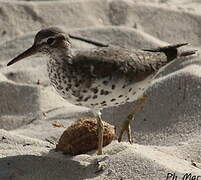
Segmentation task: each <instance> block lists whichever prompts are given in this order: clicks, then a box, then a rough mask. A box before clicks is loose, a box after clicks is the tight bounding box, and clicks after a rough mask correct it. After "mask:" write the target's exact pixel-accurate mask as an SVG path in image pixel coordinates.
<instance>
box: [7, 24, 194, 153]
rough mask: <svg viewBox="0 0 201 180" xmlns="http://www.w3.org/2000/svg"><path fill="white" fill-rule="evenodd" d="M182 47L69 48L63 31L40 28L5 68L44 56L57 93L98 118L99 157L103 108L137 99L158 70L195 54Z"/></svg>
mask: <svg viewBox="0 0 201 180" xmlns="http://www.w3.org/2000/svg"><path fill="white" fill-rule="evenodd" d="M186 44H187V43H183V44H176V45H170V46H165V47H161V48H157V49H153V50H149V49H148V50H134V49H130V50H129V49H125V48H120V47H112V46H109V47H99V48H94V49H88V50H78V49H72V47H71V42H70V39H69V36H68V35H66V34H65V33H64V32H63V31H62V30H61V29H59V28H56V27H50V28H47V29H42V30H40V31H39V32H38V33H37V34H36V36H35V39H34V43H33V45H32V46H31V47H30V48H29V49H27V50H26V51H24V52H23V53H21V54H20V55H18V56H17V57H15V58H14V59H13V60H11V61H10V62H9V63H8V64H7V65H8V66H9V65H11V64H13V63H15V62H17V61H19V60H21V59H23V58H26V57H28V56H31V55H34V54H36V53H39V52H40V53H42V54H44V55H47V56H48V57H49V60H48V62H47V69H48V75H49V78H50V81H51V84H52V85H53V86H54V87H55V89H56V90H57V91H58V93H59V94H60V95H61V96H62V97H63V98H64V99H66V100H67V101H69V102H70V103H72V104H75V105H80V106H85V107H89V108H91V110H92V111H93V113H94V115H95V116H96V117H97V121H98V122H97V124H98V136H99V137H98V139H99V141H98V154H102V145H103V123H102V120H101V110H102V109H103V108H106V107H111V106H118V105H120V104H124V103H127V102H131V101H134V100H137V99H139V98H140V97H141V96H142V95H143V93H144V91H145V90H146V89H147V88H148V87H149V85H150V83H151V82H152V79H153V78H154V75H155V73H156V72H157V71H158V70H159V69H160V68H161V67H162V66H164V65H166V64H167V63H169V62H171V61H172V60H174V59H175V58H177V57H178V56H187V55H191V54H194V53H195V51H185V52H183V53H181V54H179V53H178V50H177V48H178V47H181V46H184V45H186ZM128 126H129V123H127V127H126V128H124V129H128ZM123 131H124V130H123Z"/></svg>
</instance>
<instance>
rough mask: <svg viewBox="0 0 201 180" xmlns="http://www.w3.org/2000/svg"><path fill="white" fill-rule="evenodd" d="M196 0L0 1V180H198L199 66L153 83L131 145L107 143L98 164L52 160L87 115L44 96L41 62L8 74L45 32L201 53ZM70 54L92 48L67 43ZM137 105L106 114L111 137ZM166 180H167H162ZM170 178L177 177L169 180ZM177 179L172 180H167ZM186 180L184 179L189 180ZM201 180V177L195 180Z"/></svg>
mask: <svg viewBox="0 0 201 180" xmlns="http://www.w3.org/2000/svg"><path fill="white" fill-rule="evenodd" d="M200 10H201V3H200V2H199V1H198V0H197V1H196V0H151V1H150V0H149V1H148V0H144V1H140V0H75V1H73V0H63V1H62V0H57V1H56V0H55V1H37V0H33V1H19V0H10V1H8V0H0V25H1V26H0V27H1V28H0V37H1V42H0V128H1V129H0V180H32V179H33V180H36V179H37V180H46V179H48V180H68V179H69V180H71V179H72V180H81V179H94V180H99V179H100V180H102V179H105V180H109V179H118V180H120V179H122V180H125V179H134V180H135V179H136V180H143V179H145V180H163V179H164V180H165V179H173V178H174V177H176V176H178V179H182V177H183V176H184V175H185V174H186V173H192V174H191V175H192V176H193V175H196V176H197V177H198V176H201V164H200V163H201V146H200V144H201V135H200V134H201V96H200V94H201V58H200V56H199V52H198V54H197V55H195V56H193V57H189V58H180V59H177V60H176V61H174V62H173V63H171V64H170V65H168V66H167V67H166V68H164V70H163V71H162V72H161V73H159V74H158V76H157V78H156V79H155V81H154V82H153V85H152V86H151V87H150V88H149V89H148V90H147V92H146V94H147V95H148V97H149V99H148V103H147V104H146V105H145V107H144V109H143V110H142V111H141V112H140V113H138V114H137V115H136V118H135V120H134V121H133V122H132V132H133V137H134V143H133V144H132V145H130V144H129V143H128V142H127V139H126V138H124V142H122V143H118V142H117V141H113V142H112V143H111V144H110V145H108V146H106V147H105V148H104V149H103V150H104V155H101V156H97V155H96V151H91V152H88V153H86V154H81V155H76V156H71V155H63V154H62V153H61V152H55V150H54V149H55V146H56V143H57V142H58V140H59V138H60V136H61V134H62V133H63V131H64V130H65V128H63V127H61V128H56V127H54V126H53V125H52V123H53V122H59V123H62V124H63V125H64V126H65V127H68V126H70V125H71V124H72V123H73V122H75V120H77V119H79V118H81V117H90V116H92V113H91V112H90V110H89V109H87V108H83V107H78V106H74V105H71V104H69V103H68V102H66V101H64V100H63V99H62V98H61V97H60V96H59V95H58V94H57V93H56V92H55V90H54V89H53V88H52V87H51V86H50V82H49V80H48V76H47V72H46V60H47V59H46V58H45V57H40V56H34V57H30V58H27V59H25V60H24V61H21V62H19V63H17V64H16V65H13V66H11V67H9V68H7V67H6V64H7V63H8V61H9V60H10V59H11V58H13V57H14V56H16V55H17V54H18V53H20V52H22V51H23V50H24V49H26V48H28V47H29V46H30V45H31V44H32V42H33V37H34V35H35V33H36V32H37V31H38V30H40V29H41V28H44V27H48V26H59V27H62V28H63V29H64V30H65V31H66V32H67V33H71V34H74V35H80V36H83V37H87V38H90V39H95V40H98V41H101V42H103V43H109V44H113V45H118V46H121V47H127V48H151V47H158V46H162V45H166V44H173V43H181V42H189V43H190V45H188V46H187V47H184V48H183V49H186V48H187V49H198V50H201V48H200V43H201V38H200V37H201V31H200V29H201V11H200ZM72 43H73V46H74V47H75V48H93V47H94V46H93V45H90V44H87V43H84V42H80V41H78V40H72ZM134 105H135V102H133V103H129V104H126V105H122V106H120V107H115V108H108V109H104V111H103V119H104V120H105V121H107V122H109V123H111V124H113V125H114V126H116V128H117V133H118V132H119V129H120V125H121V123H122V121H123V119H125V117H126V115H127V114H128V113H129V112H130V110H131V109H132V108H133V106H134ZM168 173H169V174H168ZM174 173H175V174H174ZM173 176H174V177H173ZM189 179H190V178H189ZM197 179H198V180H199V179H201V177H198V178H197Z"/></svg>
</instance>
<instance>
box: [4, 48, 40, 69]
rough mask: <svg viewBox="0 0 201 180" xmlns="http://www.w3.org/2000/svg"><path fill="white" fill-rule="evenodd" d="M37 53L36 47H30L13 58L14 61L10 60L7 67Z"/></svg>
mask: <svg viewBox="0 0 201 180" xmlns="http://www.w3.org/2000/svg"><path fill="white" fill-rule="evenodd" d="M36 53H37V47H36V46H35V45H33V46H31V47H30V48H29V49H27V50H26V51H24V52H23V53H21V54H20V55H18V56H17V57H15V58H14V59H12V60H11V61H10V62H9V63H8V64H7V66H10V65H12V64H14V63H16V62H18V61H20V60H21V59H24V58H26V57H29V56H31V55H34V54H36Z"/></svg>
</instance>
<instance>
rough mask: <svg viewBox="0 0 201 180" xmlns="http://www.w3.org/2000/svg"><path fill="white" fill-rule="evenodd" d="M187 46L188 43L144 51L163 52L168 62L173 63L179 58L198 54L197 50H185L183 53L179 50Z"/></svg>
mask: <svg viewBox="0 0 201 180" xmlns="http://www.w3.org/2000/svg"><path fill="white" fill-rule="evenodd" d="M187 44H188V43H180V44H174V45H168V46H162V47H159V48H155V49H142V50H143V51H149V52H163V53H165V55H166V56H167V58H168V60H169V61H171V60H173V59H175V58H177V57H183V56H190V55H193V54H195V53H196V51H197V50H185V51H182V52H179V51H178V48H180V47H182V46H186V45H187Z"/></svg>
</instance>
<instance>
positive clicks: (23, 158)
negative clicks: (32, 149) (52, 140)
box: [0, 149, 103, 180]
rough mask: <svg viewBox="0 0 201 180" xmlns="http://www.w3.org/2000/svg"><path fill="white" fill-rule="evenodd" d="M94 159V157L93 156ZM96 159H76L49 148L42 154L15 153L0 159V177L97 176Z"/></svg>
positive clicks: (22, 179) (52, 178)
mask: <svg viewBox="0 0 201 180" xmlns="http://www.w3.org/2000/svg"><path fill="white" fill-rule="evenodd" d="M95 159H96V158H95ZM96 162H98V161H96V160H93V161H92V162H87V161H83V162H82V161H77V160H74V159H73V156H71V155H63V154H62V153H60V152H55V150H54V149H51V150H50V151H49V152H48V153H44V154H43V155H42V156H37V155H17V156H9V157H5V158H1V159H0V179H4V180H7V179H9V180H10V179H15V180H18V179H19V180H32V179H33V180H36V179H37V180H56V179H59V180H71V179H72V180H75V179H76V180H82V179H88V178H93V177H96V176H99V175H100V174H101V173H102V172H103V171H102V170H101V171H100V170H99V169H98V163H96Z"/></svg>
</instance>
